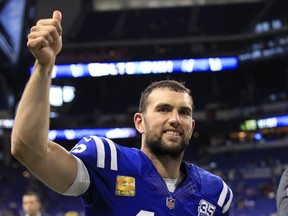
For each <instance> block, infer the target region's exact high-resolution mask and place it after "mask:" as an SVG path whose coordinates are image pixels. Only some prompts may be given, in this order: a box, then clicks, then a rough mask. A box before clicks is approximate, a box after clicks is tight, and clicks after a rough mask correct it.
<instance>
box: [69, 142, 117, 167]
mask: <svg viewBox="0 0 288 216" xmlns="http://www.w3.org/2000/svg"><path fill="white" fill-rule="evenodd" d="M71 153H72V154H74V155H76V156H77V157H79V158H80V159H81V160H82V161H83V162H84V163H85V164H90V165H92V164H93V166H95V164H96V166H97V168H101V169H109V170H113V171H117V170H118V159H117V158H118V155H117V146H116V144H115V143H114V142H113V141H112V140H110V139H107V138H104V137H98V136H90V137H83V138H82V139H81V140H80V141H79V142H78V144H77V145H76V146H75V147H74V148H73V149H71Z"/></svg>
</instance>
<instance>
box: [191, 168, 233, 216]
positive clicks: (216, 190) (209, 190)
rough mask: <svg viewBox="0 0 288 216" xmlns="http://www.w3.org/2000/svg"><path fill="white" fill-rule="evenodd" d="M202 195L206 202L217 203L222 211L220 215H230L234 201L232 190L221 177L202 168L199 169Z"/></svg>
mask: <svg viewBox="0 0 288 216" xmlns="http://www.w3.org/2000/svg"><path fill="white" fill-rule="evenodd" d="M197 170H198V174H199V176H198V177H199V179H198V180H197V181H198V183H199V185H200V188H201V189H200V190H201V194H202V195H203V197H205V198H206V200H209V201H211V202H213V203H215V204H216V205H217V206H218V208H220V209H221V211H219V213H220V214H221V215H223V216H228V215H229V209H230V206H231V203H232V201H233V192H232V190H231V188H230V187H229V186H228V185H227V184H226V182H225V181H223V180H222V178H221V177H219V176H217V175H214V174H213V173H210V172H208V171H205V170H203V169H201V168H199V167H198V168H197Z"/></svg>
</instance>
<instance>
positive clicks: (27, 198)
mask: <svg viewBox="0 0 288 216" xmlns="http://www.w3.org/2000/svg"><path fill="white" fill-rule="evenodd" d="M22 207H23V211H24V212H25V214H27V215H29V216H30V215H31V216H32V215H37V213H38V212H39V210H40V203H39V201H38V200H37V197H36V196H34V195H24V196H23V198H22Z"/></svg>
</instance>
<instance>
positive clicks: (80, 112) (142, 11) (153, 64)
mask: <svg viewBox="0 0 288 216" xmlns="http://www.w3.org/2000/svg"><path fill="white" fill-rule="evenodd" d="M54 9H60V10H61V11H62V13H63V31H64V32H63V50H62V52H61V53H60V54H59V56H58V58H57V62H56V63H57V65H58V67H57V68H56V69H55V78H54V79H53V81H52V84H53V88H51V95H52V96H51V106H52V108H51V132H50V134H49V137H50V138H51V139H55V140H56V141H58V142H59V143H60V144H61V145H63V146H64V147H65V148H67V149H68V150H70V149H71V148H72V147H73V146H74V145H75V143H76V142H77V140H78V139H79V137H80V136H82V135H83V133H84V134H87V133H93V134H100V135H103V136H107V137H111V138H112V139H114V140H115V141H116V142H118V143H119V144H122V145H125V146H131V147H139V136H138V135H137V134H135V131H133V118H132V116H133V113H134V112H135V111H136V110H137V104H138V99H139V96H140V93H141V91H142V90H143V88H144V87H145V86H147V85H148V84H149V83H150V82H151V81H154V80H160V79H162V78H167V77H168V78H173V79H174V78H175V79H177V80H182V81H185V82H186V84H187V85H188V86H189V87H190V88H191V89H192V93H193V95H194V102H195V113H194V118H195V120H196V129H195V132H194V135H193V138H192V140H191V145H190V146H189V148H188V151H187V153H186V154H185V160H188V161H191V162H193V163H195V164H197V165H199V166H201V167H204V168H206V169H208V170H211V171H212V172H215V173H217V174H219V175H221V176H222V177H223V178H224V179H225V180H226V181H227V183H228V184H229V185H230V186H231V188H232V189H233V191H234V201H233V204H232V212H231V215H232V216H273V215H275V214H276V205H275V193H276V189H277V186H278V182H279V178H280V175H281V173H282V171H283V170H284V169H285V168H286V167H287V166H288V157H287V152H288V148H287V145H288V137H287V131H288V127H287V126H288V101H287V97H288V95H287V87H288V64H287V63H288V61H287V58H288V15H287V9H288V1H287V0H233V1H232V0H146V1H142V0H63V1H56V0H49V1H48V0H38V1H36V0H35V1H33V0H0V215H3V216H6V215H17V214H16V212H17V213H18V212H19V211H21V195H22V193H23V192H24V191H26V190H28V189H32V190H35V191H37V192H39V193H40V194H41V196H42V198H43V207H44V210H45V211H46V212H48V213H50V214H51V215H58V216H61V215H65V214H66V213H67V212H69V211H75V212H77V213H78V214H79V215H83V209H82V206H81V200H80V199H79V198H75V197H63V196H61V195H59V194H56V193H55V192H53V191H51V190H49V189H48V188H47V187H46V186H44V185H43V184H42V183H41V182H39V181H38V180H37V179H35V178H34V177H33V176H32V175H31V173H30V172H29V171H28V170H26V169H25V167H23V166H22V165H21V164H20V163H19V162H17V161H16V160H15V159H14V158H13V157H12V156H11V154H10V135H11V128H12V127H13V117H14V114H15V110H16V108H17V103H18V101H19V98H20V96H21V94H22V92H23V89H24V87H25V84H26V82H27V80H28V78H29V76H30V70H31V66H32V65H33V63H34V59H33V56H32V55H31V54H30V53H29V51H28V49H27V47H26V41H27V40H26V36H27V34H28V31H29V29H30V27H31V26H32V25H33V24H34V23H35V22H36V20H38V19H39V18H45V17H50V16H51V14H52V11H53V10H54ZM227 57H229V58H230V57H231V58H232V60H231V61H225V59H224V60H223V59H222V58H227ZM89 63H96V64H89ZM226 64H227V65H228V67H226V66H227V65H226ZM230 64H231V65H230ZM230 66H231V67H230ZM95 68H96V72H95V73H94V70H95ZM61 74H62V76H61ZM65 129H69V130H65ZM121 129H126V131H125V133H124V132H123V133H121V134H124V135H125V136H122V137H121V136H119V134H118V132H119V131H120V130H121ZM13 212H14V214H13Z"/></svg>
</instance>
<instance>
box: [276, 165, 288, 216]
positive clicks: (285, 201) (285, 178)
mask: <svg viewBox="0 0 288 216" xmlns="http://www.w3.org/2000/svg"><path fill="white" fill-rule="evenodd" d="M276 204H277V216H287V215H288V169H285V170H284V172H283V173H282V175H281V179H280V182H279V185H278V189H277V194H276Z"/></svg>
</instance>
